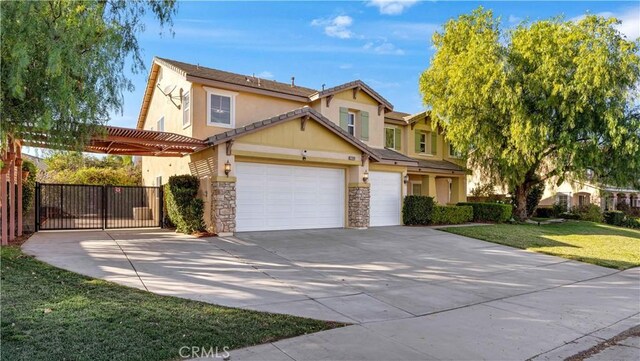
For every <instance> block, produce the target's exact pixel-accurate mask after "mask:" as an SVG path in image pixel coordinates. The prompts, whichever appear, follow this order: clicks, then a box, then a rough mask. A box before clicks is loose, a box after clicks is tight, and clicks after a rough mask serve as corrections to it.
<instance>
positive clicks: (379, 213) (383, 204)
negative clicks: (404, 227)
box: [369, 172, 402, 226]
mask: <svg viewBox="0 0 640 361" xmlns="http://www.w3.org/2000/svg"><path fill="white" fill-rule="evenodd" d="M369 183H370V185H371V186H370V187H371V188H370V202H371V204H370V224H371V226H395V225H399V224H401V222H400V207H401V204H402V203H401V202H402V174H401V173H398V172H370V173H369Z"/></svg>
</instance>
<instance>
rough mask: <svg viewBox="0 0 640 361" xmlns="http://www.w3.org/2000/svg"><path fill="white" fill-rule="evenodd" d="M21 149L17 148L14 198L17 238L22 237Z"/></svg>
mask: <svg viewBox="0 0 640 361" xmlns="http://www.w3.org/2000/svg"><path fill="white" fill-rule="evenodd" d="M20 148H21V147H20V146H18V147H17V149H16V150H17V154H16V156H17V158H16V169H17V173H18V179H17V183H18V195H17V196H16V203H17V205H16V213H17V214H16V218H18V229H17V231H18V237H21V236H22V152H21V149H20Z"/></svg>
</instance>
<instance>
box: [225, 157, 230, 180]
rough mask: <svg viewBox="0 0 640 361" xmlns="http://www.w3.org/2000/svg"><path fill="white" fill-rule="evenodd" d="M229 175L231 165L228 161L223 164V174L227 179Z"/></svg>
mask: <svg viewBox="0 0 640 361" xmlns="http://www.w3.org/2000/svg"><path fill="white" fill-rule="evenodd" d="M229 173H231V163H229V160H227V162H226V163H225V164H224V174H225V175H226V176H227V177H228V176H229Z"/></svg>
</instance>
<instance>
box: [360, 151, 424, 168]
mask: <svg viewBox="0 0 640 361" xmlns="http://www.w3.org/2000/svg"><path fill="white" fill-rule="evenodd" d="M371 150H372V151H373V152H374V153H376V154H377V155H378V156H379V157H380V159H382V160H386V161H392V162H408V163H414V164H416V165H417V160H416V159H413V158H411V157H407V156H406V155H404V154H402V153H398V152H396V151H395V150H391V149H388V148H384V149H379V148H371Z"/></svg>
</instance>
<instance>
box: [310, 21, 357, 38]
mask: <svg viewBox="0 0 640 361" xmlns="http://www.w3.org/2000/svg"><path fill="white" fill-rule="evenodd" d="M352 24H353V18H352V17H351V16H348V15H338V16H336V17H335V18H333V19H314V20H313V21H311V25H312V26H324V33H325V34H327V35H328V36H331V37H334V38H339V39H350V38H352V37H353V32H352V31H351V30H350V29H349V27H350V26H351V25H352Z"/></svg>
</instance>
